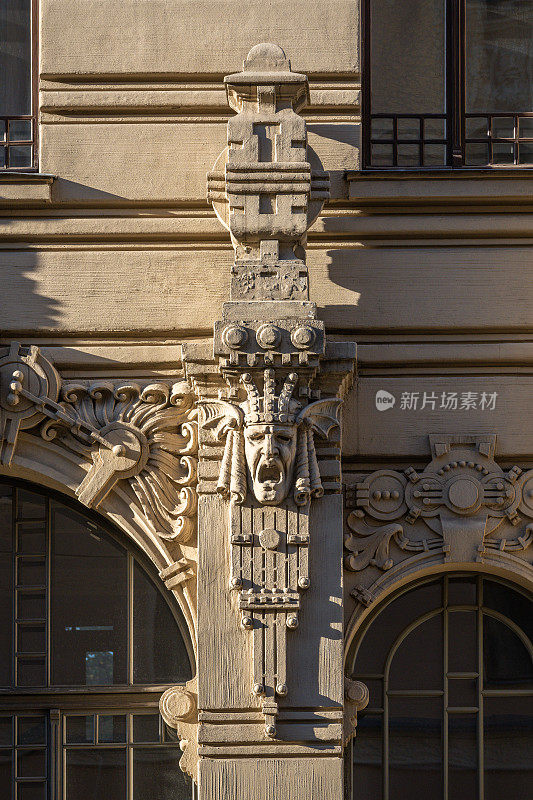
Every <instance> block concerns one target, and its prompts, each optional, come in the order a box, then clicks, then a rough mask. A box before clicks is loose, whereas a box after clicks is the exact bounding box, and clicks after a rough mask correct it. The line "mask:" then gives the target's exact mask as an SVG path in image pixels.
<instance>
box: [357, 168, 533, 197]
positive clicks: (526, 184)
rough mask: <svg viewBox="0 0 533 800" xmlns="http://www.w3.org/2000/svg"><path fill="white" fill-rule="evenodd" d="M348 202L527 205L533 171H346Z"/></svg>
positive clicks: (502, 169)
mask: <svg viewBox="0 0 533 800" xmlns="http://www.w3.org/2000/svg"><path fill="white" fill-rule="evenodd" d="M345 177H346V180H347V181H348V185H349V199H350V200H353V201H356V202H357V203H359V204H364V205H384V204H385V205H395V204H403V203H409V204H413V205H414V204H422V205H427V204H428V203H432V202H434V203H443V202H444V203H450V204H454V205H462V204H464V203H465V202H466V203H468V202H475V203H476V205H483V204H490V205H501V204H505V203H513V204H516V203H524V204H530V203H531V197H532V194H533V170H532V169H530V168H527V167H524V168H520V167H518V168H514V169H509V168H499V167H493V168H490V169H460V170H459V169H457V170H449V169H446V170H439V171H437V170H433V171H428V170H426V171H424V170H421V171H419V172H414V171H411V170H404V171H402V170H397V171H396V170H395V171H392V170H391V171H390V172H385V171H376V170H373V171H370V170H369V171H367V172H361V171H356V170H353V171H352V170H348V171H347V172H346V173H345Z"/></svg>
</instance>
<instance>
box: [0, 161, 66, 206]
mask: <svg viewBox="0 0 533 800" xmlns="http://www.w3.org/2000/svg"><path fill="white" fill-rule="evenodd" d="M54 180H55V175H49V174H47V173H42V172H14V171H13V172H11V171H7V170H6V171H5V172H0V206H2V205H10V206H13V205H27V204H28V203H32V204H33V203H49V202H50V201H51V199H52V183H53V182H54Z"/></svg>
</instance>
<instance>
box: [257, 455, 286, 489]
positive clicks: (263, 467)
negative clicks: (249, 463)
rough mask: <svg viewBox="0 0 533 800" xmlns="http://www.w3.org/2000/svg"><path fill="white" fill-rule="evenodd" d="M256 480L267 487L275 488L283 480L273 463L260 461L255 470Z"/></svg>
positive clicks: (279, 470) (277, 467)
mask: <svg viewBox="0 0 533 800" xmlns="http://www.w3.org/2000/svg"><path fill="white" fill-rule="evenodd" d="M256 480H257V481H258V482H259V483H262V484H266V485H267V486H276V485H277V484H278V483H281V481H282V480H283V474H282V471H281V469H280V467H279V466H278V464H276V462H275V461H262V462H261V463H260V464H259V466H258V468H257V472H256Z"/></svg>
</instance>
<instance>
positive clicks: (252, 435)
mask: <svg viewBox="0 0 533 800" xmlns="http://www.w3.org/2000/svg"><path fill="white" fill-rule="evenodd" d="M264 438H265V435H264V433H260V432H259V431H258V432H257V433H250V434H249V435H248V439H249V440H250V441H251V442H260V441H262V439H264Z"/></svg>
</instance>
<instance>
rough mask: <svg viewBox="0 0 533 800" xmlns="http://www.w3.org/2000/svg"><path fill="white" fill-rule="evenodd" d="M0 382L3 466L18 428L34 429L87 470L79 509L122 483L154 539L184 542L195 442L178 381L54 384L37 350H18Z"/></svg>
mask: <svg viewBox="0 0 533 800" xmlns="http://www.w3.org/2000/svg"><path fill="white" fill-rule="evenodd" d="M0 375H1V378H2V385H1V394H0V408H1V417H0V420H1V430H2V434H3V435H2V442H3V444H2V461H3V463H4V464H9V463H10V461H11V459H12V456H13V452H14V449H15V447H16V440H17V434H18V431H19V429H21V428H34V427H35V426H38V425H39V426H40V427H39V433H40V435H41V437H42V438H43V439H45V440H47V441H52V440H53V441H54V442H55V443H57V444H58V445H60V446H61V447H64V448H67V449H68V450H70V451H71V452H73V453H75V454H76V455H77V456H79V459H80V462H81V463H83V464H89V465H90V467H89V470H88V472H87V474H86V476H85V478H84V479H83V480H82V481H81V483H80V485H79V486H78V488H77V489H76V494H77V496H78V498H79V500H80V501H81V502H82V503H84V505H86V506H89V507H94V508H96V507H97V506H98V505H99V504H100V503H101V502H102V500H103V499H104V498H105V497H106V496H107V494H109V492H110V491H111V489H112V488H113V487H114V486H115V484H117V483H118V482H119V481H127V482H128V484H129V486H130V488H131V490H132V491H133V493H134V495H135V497H136V498H137V502H138V503H139V505H140V507H141V509H142V511H143V513H144V515H145V517H146V520H147V521H148V522H149V523H150V524H151V526H152V528H153V529H154V532H155V533H156V534H157V535H158V536H160V537H162V538H164V539H174V540H176V541H178V542H186V541H187V540H188V539H190V537H191V535H192V533H193V532H194V530H195V514H196V491H195V484H196V465H197V457H196V456H197V451H198V437H197V426H196V413H197V412H196V409H195V408H194V407H193V396H192V395H191V393H190V390H189V388H188V386H187V384H186V383H185V382H181V383H175V384H173V385H168V384H165V383H153V384H149V385H146V386H141V385H139V384H136V383H126V382H124V381H122V382H114V381H98V382H92V383H89V382H88V383H85V382H83V383H82V382H77V383H75V382H64V383H63V384H61V379H60V377H59V375H58V373H57V372H56V370H55V369H54V368H53V366H52V365H51V364H50V362H49V361H47V360H46V359H45V358H44V356H43V355H42V353H40V351H39V349H38V348H36V347H33V346H30V347H26V348H25V347H21V346H20V345H18V344H14V345H12V346H11V348H10V351H9V353H8V355H7V356H5V357H4V358H3V359H2V360H0ZM58 401H59V402H58Z"/></svg>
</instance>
